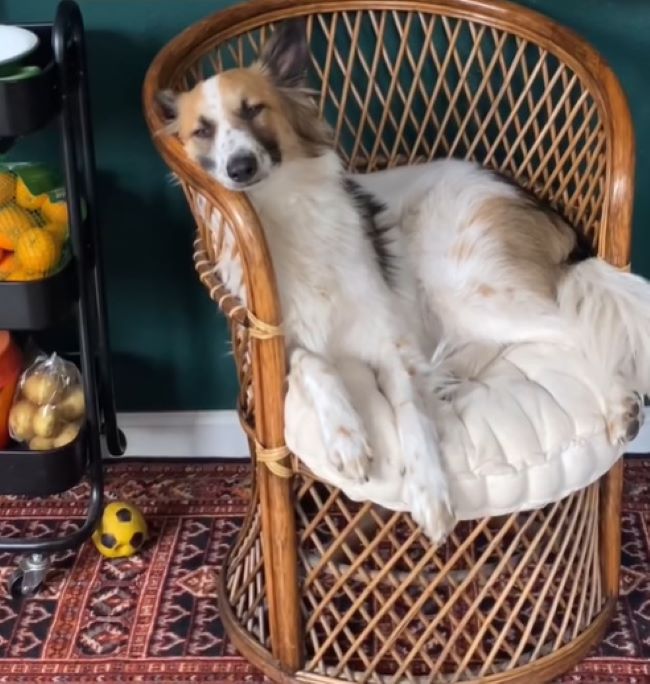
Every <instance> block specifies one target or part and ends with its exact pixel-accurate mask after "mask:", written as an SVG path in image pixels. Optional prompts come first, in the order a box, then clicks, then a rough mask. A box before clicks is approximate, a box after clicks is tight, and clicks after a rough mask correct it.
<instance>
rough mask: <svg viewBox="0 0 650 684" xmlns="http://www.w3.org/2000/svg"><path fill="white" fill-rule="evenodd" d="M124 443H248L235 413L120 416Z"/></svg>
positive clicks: (166, 446)
mask: <svg viewBox="0 0 650 684" xmlns="http://www.w3.org/2000/svg"><path fill="white" fill-rule="evenodd" d="M645 415H646V419H645V424H644V426H643V427H642V428H641V431H640V432H639V434H638V435H637V437H636V439H635V440H634V441H633V442H631V443H630V444H629V445H628V448H627V452H628V453H631V454H650V407H648V406H646V409H645ZM117 420H118V425H119V426H120V428H121V429H122V430H123V431H124V434H125V435H126V439H127V443H128V446H127V450H126V454H125V456H138V457H142V458H245V457H247V456H248V442H247V440H246V436H245V434H244V431H243V430H242V428H241V425H240V424H239V418H238V416H237V412H236V411H174V412H163V413H120V414H118V416H117Z"/></svg>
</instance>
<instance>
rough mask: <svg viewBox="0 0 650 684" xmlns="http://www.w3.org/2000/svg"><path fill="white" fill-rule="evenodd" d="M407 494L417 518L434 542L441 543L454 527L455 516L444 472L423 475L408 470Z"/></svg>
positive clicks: (414, 516)
mask: <svg viewBox="0 0 650 684" xmlns="http://www.w3.org/2000/svg"><path fill="white" fill-rule="evenodd" d="M405 477H406V478H407V482H406V496H407V497H408V502H409V505H410V507H411V515H412V516H413V520H415V522H416V523H417V524H418V525H420V527H421V528H422V531H423V532H424V534H426V536H427V537H428V538H429V540H430V541H431V543H432V544H434V545H438V544H441V543H442V542H443V541H444V540H445V539H446V538H447V535H448V534H449V533H450V532H451V531H452V530H453V529H454V527H455V525H456V518H455V516H454V512H453V508H452V506H451V500H450V497H449V490H448V488H447V482H446V480H445V477H444V475H443V474H442V473H441V472H438V473H431V474H429V475H428V476H424V477H423V476H422V475H420V476H419V477H418V476H417V475H416V474H415V473H408V472H407V473H406V474H405Z"/></svg>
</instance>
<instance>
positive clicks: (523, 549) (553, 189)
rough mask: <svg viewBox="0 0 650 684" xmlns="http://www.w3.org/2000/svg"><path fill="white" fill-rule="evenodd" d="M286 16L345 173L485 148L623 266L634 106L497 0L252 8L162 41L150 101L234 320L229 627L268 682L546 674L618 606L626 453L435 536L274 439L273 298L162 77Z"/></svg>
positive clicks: (342, 1) (539, 25)
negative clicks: (303, 36) (442, 537)
mask: <svg viewBox="0 0 650 684" xmlns="http://www.w3.org/2000/svg"><path fill="white" fill-rule="evenodd" d="M298 15H305V16H307V17H308V22H307V23H308V32H309V36H310V45H311V49H312V57H313V77H314V80H315V86H316V88H317V89H318V91H319V92H320V109H321V112H322V113H323V115H324V116H326V117H327V118H328V120H329V121H330V122H331V124H332V125H333V127H334V129H335V132H336V140H337V144H338V147H339V150H340V153H341V154H342V156H343V158H344V160H345V162H346V163H347V165H348V166H349V167H350V168H353V169H355V170H357V171H364V172H365V171H372V170H376V169H380V168H384V167H387V166H393V165H399V164H413V163H418V162H421V161H425V160H429V159H432V158H433V157H439V156H456V157H461V158H468V159H476V160H478V161H480V162H481V163H483V164H484V165H486V166H489V167H492V168H495V169H499V170H500V171H502V172H504V173H505V174H507V175H509V176H510V177H512V178H513V179H514V180H515V181H516V182H517V183H519V184H521V185H523V186H526V187H528V188H530V189H532V190H533V192H535V193H536V194H537V195H538V196H539V197H540V198H542V199H543V200H545V201H546V202H548V203H550V204H551V205H552V206H554V207H556V208H557V209H558V210H559V211H561V212H562V213H563V214H564V215H565V216H566V217H567V219H568V220H569V221H571V222H572V223H573V224H574V225H576V226H578V227H579V228H580V229H581V230H582V231H583V232H584V233H585V234H586V235H587V236H588V237H589V239H590V240H591V242H592V243H593V245H594V246H595V247H596V248H597V250H598V253H599V255H600V256H601V257H602V258H604V259H606V260H608V261H609V262H610V263H612V264H614V265H616V266H618V267H621V268H626V267H627V266H628V261H629V250H630V221H631V210H632V193H633V166H634V146H633V136H632V128H631V122H630V116H629V112H628V109H627V105H626V102H625V98H624V96H623V94H622V92H621V89H620V87H619V84H618V82H617V80H616V78H615V77H614V75H613V74H612V72H611V71H610V70H609V68H608V67H607V66H606V65H605V64H604V62H603V60H602V59H601V58H600V57H599V55H598V54H597V53H596V52H595V51H594V50H593V49H592V48H591V47H590V46H589V45H587V44H585V43H584V42H583V41H582V40H581V39H580V38H578V37H577V36H576V35H574V34H573V33H571V32H570V31H568V30H566V29H565V28H563V27H561V26H559V25H557V24H555V23H553V22H552V21H549V20H548V19H546V18H544V17H542V16H540V15H538V14H535V13H533V12H531V11H528V10H526V9H522V8H520V7H517V6H514V5H510V4H507V3H506V2H502V1H500V0H491V1H490V2H487V1H486V0H419V1H418V0H348V1H346V0H306V1H304V2H294V1H293V0H259V1H257V2H256V1H253V2H247V3H245V4H243V5H241V6H238V7H234V8H232V9H229V10H227V11H224V12H221V13H219V14H216V15H215V16H213V17H211V18H209V19H207V20H205V21H202V22H200V23H198V24H196V25H195V26H193V27H191V28H189V29H188V30H187V31H185V32H184V33H182V34H181V35H180V36H178V37H177V38H176V39H174V40H173V41H171V43H169V44H168V45H167V46H166V47H165V48H164V49H163V50H162V51H161V52H160V53H159V54H158V56H157V57H156V59H155V60H154V62H153V64H152V65H151V68H150V69H149V72H148V74H147V77H146V81H145V85H144V107H145V112H146V117H147V121H148V124H149V127H150V129H151V131H152V133H154V140H155V144H156V145H157V147H158V149H159V151H160V153H161V155H162V156H163V158H164V159H165V161H166V162H167V164H168V165H169V167H170V168H171V169H172V170H173V171H174V172H175V173H176V174H177V176H178V178H179V179H180V181H181V183H182V186H183V189H184V191H185V194H186V196H187V201H188V202H189V205H190V207H191V209H192V212H193V214H194V217H195V220H196V224H197V226H198V232H197V238H196V252H195V261H196V269H197V271H198V274H199V277H200V279H201V281H202V282H203V283H204V285H205V286H206V288H207V289H208V291H209V293H210V296H211V298H212V299H213V300H214V301H215V302H216V303H217V304H218V305H219V307H220V308H221V310H222V311H223V313H224V314H225V315H226V317H227V318H228V320H229V323H230V326H231V329H232V337H233V341H234V349H235V360H236V364H237V370H238V373H239V379H240V383H241V392H240V395H239V410H240V414H241V419H242V424H243V426H244V428H245V430H246V432H247V434H248V436H249V439H250V445H251V456H252V458H253V464H254V465H253V469H254V473H255V478H254V485H253V491H252V495H251V505H250V511H249V513H248V516H247V517H246V520H245V521H244V524H243V527H242V530H241V533H240V535H239V537H238V539H237V542H236V543H235V545H234V546H233V548H232V550H231V552H230V554H229V555H228V557H227V558H226V560H225V562H224V567H223V573H222V578H221V588H220V592H219V604H220V609H221V615H222V618H223V621H224V623H225V627H226V630H227V632H228V634H229V636H230V638H231V639H232V641H233V642H234V644H235V645H236V646H237V648H239V650H240V651H241V652H242V653H243V654H245V655H246V656H247V657H248V658H249V659H250V660H251V661H252V662H253V663H254V664H255V665H257V666H258V667H259V668H261V669H262V670H263V671H264V672H265V673H266V674H267V675H268V676H269V677H270V678H271V679H272V680H274V681H278V682H341V681H354V682H381V683H386V682H433V681H440V682H467V681H481V682H520V681H521V682H523V681H527V682H532V681H535V682H538V681H546V680H548V679H551V678H552V677H554V676H556V675H557V674H559V673H561V672H562V671H564V670H566V669H567V668H569V667H570V666H571V665H572V664H573V663H575V662H576V661H578V660H579V659H580V658H582V657H583V656H584V655H585V654H586V652H587V650H588V649H589V648H590V647H591V646H592V645H593V644H595V643H596V642H597V641H598V640H599V639H600V637H601V635H602V634H603V631H604V630H605V627H606V625H607V623H608V621H609V619H610V617H611V616H612V613H613V611H614V607H615V602H616V597H617V591H618V580H619V557H620V517H621V513H620V499H621V482H622V479H621V476H622V471H621V465H620V463H619V464H618V465H616V466H615V467H614V468H613V469H612V470H611V471H610V472H609V473H608V474H607V475H606V476H605V477H603V478H602V480H601V481H600V482H599V483H596V484H594V485H592V486H589V487H587V488H586V489H584V490H582V491H578V492H575V493H574V494H572V495H571V496H569V497H567V498H566V499H564V500H562V501H559V502H557V503H555V504H553V505H550V506H547V507H545V508H543V509H540V510H533V511H529V512H524V513H515V514H512V515H509V516H505V517H501V518H498V519H497V518H492V519H483V520H477V521H474V522H471V523H461V524H459V525H458V527H457V528H456V530H455V531H454V533H453V534H452V535H451V537H450V539H449V540H448V542H446V544H445V545H444V546H442V547H441V548H433V547H432V546H431V545H430V544H429V543H428V541H427V539H426V538H424V537H423V535H422V534H421V533H420V531H419V530H418V529H417V528H416V526H415V525H414V523H413V522H412V520H411V519H410V517H409V516H408V515H406V514H398V513H387V512H386V511H380V510H377V509H376V508H375V507H374V506H372V505H371V504H369V503H366V504H363V505H361V504H356V503H353V502H351V501H349V500H348V499H346V497H345V496H344V495H343V494H342V493H341V492H340V491H338V490H336V489H335V488H333V487H331V486H330V485H328V484H327V483H324V482H318V481H316V480H315V478H314V477H313V476H311V475H310V474H309V472H306V470H305V469H304V468H303V467H302V466H301V465H300V462H299V460H298V459H297V458H296V457H295V456H293V455H291V454H288V453H287V450H286V448H285V447H284V442H283V397H284V391H285V386H284V385H285V355H284V351H285V350H284V345H283V339H282V337H281V330H280V328H279V325H280V321H281V312H280V306H279V302H278V296H277V292H276V285H275V280H274V274H273V267H272V264H271V262H270V259H269V253H268V250H267V247H266V244H265V241H264V235H263V232H262V230H261V227H260V223H259V221H258V217H257V216H256V214H255V213H254V211H253V210H252V208H251V206H250V205H249V203H248V202H247V200H246V198H245V197H244V196H243V195H241V194H235V193H230V192H228V191H226V190H224V189H223V188H221V187H220V186H218V185H217V184H216V183H215V182H214V181H213V180H211V179H210V178H209V177H208V176H207V175H206V174H205V173H204V172H203V171H202V170H201V169H200V168H199V167H198V166H196V165H194V164H193V163H191V162H190V161H189V160H188V159H186V157H185V156H184V155H183V152H182V149H181V147H180V145H179V143H178V141H177V140H174V139H171V138H168V137H165V136H158V135H155V132H156V131H158V130H159V129H160V128H161V126H162V121H161V120H160V118H159V114H158V112H157V109H156V107H155V105H154V95H155V93H156V92H157V91H158V90H159V89H162V88H167V87H173V88H178V89H183V88H186V87H189V86H191V85H192V84H193V83H194V82H196V81H197V79H200V78H201V77H203V76H204V75H209V74H211V73H214V71H215V70H216V71H219V70H222V69H224V68H229V67H232V66H236V65H239V64H245V63H248V62H250V61H252V59H253V58H254V56H255V55H256V53H257V51H258V49H259V46H260V43H261V41H263V40H264V37H265V35H268V31H269V29H270V27H271V26H272V25H273V24H274V23H275V22H278V21H281V20H283V19H286V18H290V17H295V16H298ZM225 250H228V251H229V252H232V253H233V254H236V255H237V256H238V258H239V259H240V261H241V264H242V267H243V271H244V279H245V287H246V304H244V303H243V302H242V301H240V300H239V299H237V298H236V297H235V296H233V294H232V293H230V292H228V291H227V290H226V289H225V287H224V285H223V284H222V283H221V282H219V281H218V280H217V278H216V277H215V273H214V269H213V265H214V263H216V262H217V260H218V259H219V258H220V255H221V254H222V253H223V252H224V251H225ZM369 517H370V518H374V519H375V520H376V522H377V525H378V526H379V532H376V533H374V534H373V535H372V536H371V537H370V538H368V535H367V524H365V523H367V521H368V519H369Z"/></svg>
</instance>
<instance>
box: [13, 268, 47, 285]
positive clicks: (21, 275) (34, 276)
mask: <svg viewBox="0 0 650 684" xmlns="http://www.w3.org/2000/svg"><path fill="white" fill-rule="evenodd" d="M40 277H41V275H40V274H38V273H27V271H23V270H22V269H20V268H18V269H16V270H15V271H13V272H12V273H10V274H9V275H8V276H7V277H6V278H5V280H6V281H7V282H10V283H11V282H16V283H23V282H26V281H28V280H38V279H39V278H40Z"/></svg>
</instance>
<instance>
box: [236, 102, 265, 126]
mask: <svg viewBox="0 0 650 684" xmlns="http://www.w3.org/2000/svg"><path fill="white" fill-rule="evenodd" d="M264 109H266V105H265V104H264V103H263V102H257V103H256V104H249V103H248V102H247V101H246V100H242V103H241V109H240V115H241V118H242V119H245V120H246V121H252V120H253V119H254V118H255V117H256V116H257V115H258V114H260V113H261V112H262V111H264Z"/></svg>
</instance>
